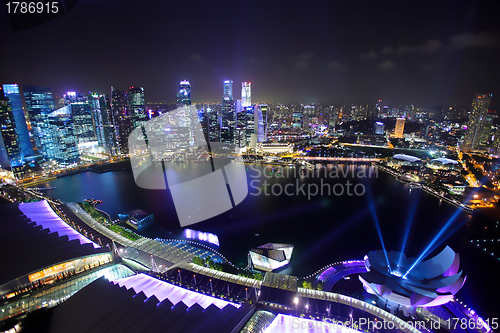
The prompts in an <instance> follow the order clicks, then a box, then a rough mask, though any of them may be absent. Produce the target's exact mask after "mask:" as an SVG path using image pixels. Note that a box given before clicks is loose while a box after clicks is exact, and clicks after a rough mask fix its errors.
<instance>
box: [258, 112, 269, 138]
mask: <svg viewBox="0 0 500 333" xmlns="http://www.w3.org/2000/svg"><path fill="white" fill-rule="evenodd" d="M268 109H269V107H268V105H267V104H259V105H258V107H257V108H256V111H257V112H255V120H254V124H257V126H255V129H256V134H257V141H258V142H266V141H267V113H268Z"/></svg>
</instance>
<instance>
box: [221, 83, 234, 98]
mask: <svg viewBox="0 0 500 333" xmlns="http://www.w3.org/2000/svg"><path fill="white" fill-rule="evenodd" d="M223 100H224V101H226V100H227V101H232V100H233V81H231V80H226V81H224V95H223Z"/></svg>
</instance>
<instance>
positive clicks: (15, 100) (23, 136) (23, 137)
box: [3, 84, 33, 160]
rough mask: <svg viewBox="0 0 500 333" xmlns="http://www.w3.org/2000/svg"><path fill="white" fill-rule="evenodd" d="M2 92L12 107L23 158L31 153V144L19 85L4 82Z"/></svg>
mask: <svg viewBox="0 0 500 333" xmlns="http://www.w3.org/2000/svg"><path fill="white" fill-rule="evenodd" d="M3 94H4V96H5V97H7V98H8V99H9V102H10V106H11V108H12V113H13V115H14V122H15V123H16V127H15V131H16V134H17V139H18V143H19V149H20V154H21V159H23V160H24V158H25V157H26V156H31V155H33V146H32V145H31V141H30V135H29V131H28V125H27V124H26V117H25V115H24V111H23V104H22V101H21V94H20V93H19V86H18V85H17V84H4V85H3Z"/></svg>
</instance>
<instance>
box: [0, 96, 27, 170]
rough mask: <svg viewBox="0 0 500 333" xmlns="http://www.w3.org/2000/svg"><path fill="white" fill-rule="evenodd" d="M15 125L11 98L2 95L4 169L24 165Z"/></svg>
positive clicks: (0, 131) (0, 130) (0, 122)
mask: <svg viewBox="0 0 500 333" xmlns="http://www.w3.org/2000/svg"><path fill="white" fill-rule="evenodd" d="M15 127H16V124H15V121H14V115H13V113H12V108H11V106H10V103H9V99H8V98H5V97H0V166H1V167H2V168H4V169H11V168H13V167H19V166H22V161H21V155H20V151H19V145H18V141H17V134H16V131H15Z"/></svg>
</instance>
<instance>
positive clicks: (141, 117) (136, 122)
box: [128, 87, 148, 128]
mask: <svg viewBox="0 0 500 333" xmlns="http://www.w3.org/2000/svg"><path fill="white" fill-rule="evenodd" d="M128 99H129V104H130V113H131V115H132V125H133V128H136V127H137V126H140V125H141V124H142V123H144V122H145V121H146V120H147V119H148V114H147V112H146V106H145V102H144V88H143V87H130V88H129V89H128Z"/></svg>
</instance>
